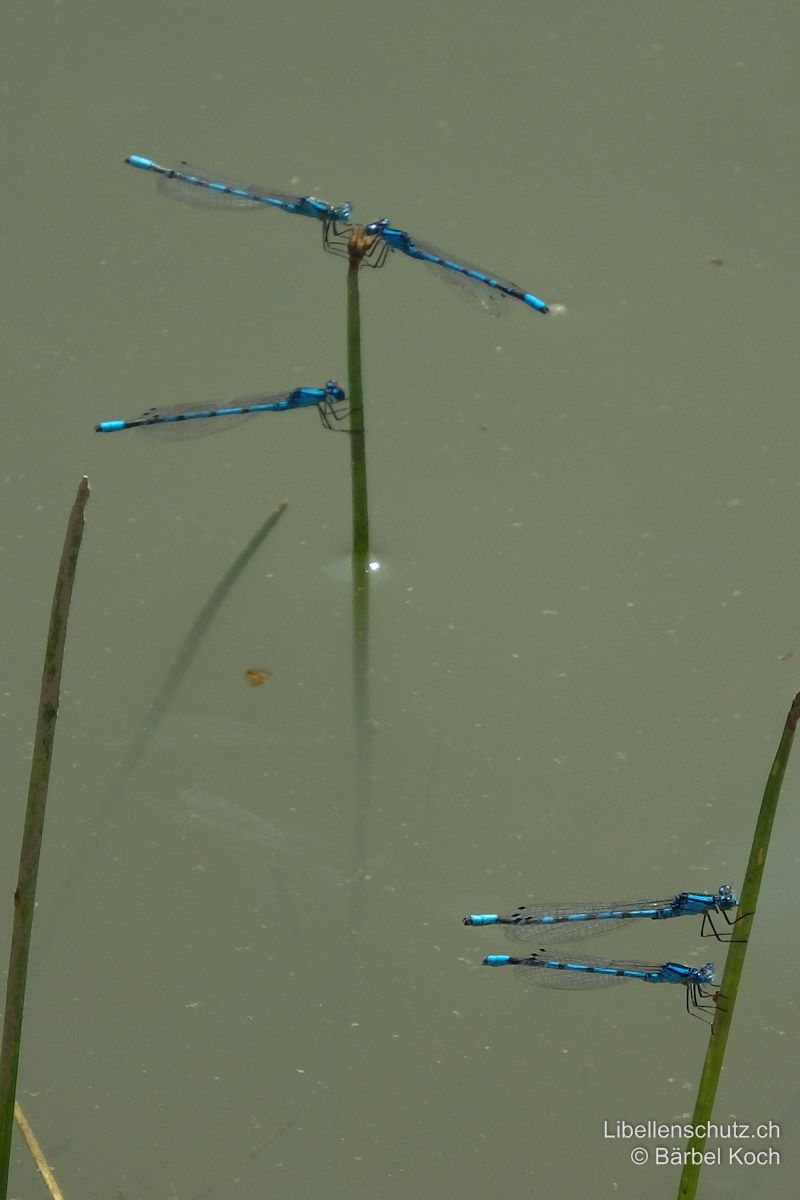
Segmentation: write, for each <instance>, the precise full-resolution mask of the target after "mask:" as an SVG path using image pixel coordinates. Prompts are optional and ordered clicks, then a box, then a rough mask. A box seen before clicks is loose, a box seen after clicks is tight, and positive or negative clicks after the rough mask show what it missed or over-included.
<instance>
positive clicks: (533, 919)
mask: <svg viewBox="0 0 800 1200" xmlns="http://www.w3.org/2000/svg"><path fill="white" fill-rule="evenodd" d="M737 904H738V899H737V897H736V895H735V894H734V892H733V889H732V888H731V886H730V885H729V884H723V885H722V886H721V887H720V888H719V890H718V891H717V892H677V893H676V894H675V895H673V896H671V897H669V898H667V899H662V900H654V899H645V900H615V901H611V902H609V903H608V904H602V905H598V904H531V905H522V906H521V907H519V908H517V909H515V910H514V911H513V912H511V913H509V914H508V915H506V916H502V915H500V914H498V913H473V914H471V915H470V916H467V917H464V924H465V925H499V926H501V927H502V928H503V929H504V930H505V932H506V936H507V937H508V938H510V939H511V940H512V941H516V942H527V943H531V942H534V943H536V942H538V941H540V940H542V939H543V937H544V936H545V934H547V936H548V937H549V939H550V941H551V942H553V943H555V944H556V945H557V944H559V943H563V942H568V941H578V940H580V939H583V938H590V937H595V936H599V935H600V934H602V933H606V932H608V931H609V930H610V929H612V928H614V927H620V926H622V925H626V924H628V922H630V921H634V920H647V919H650V920H653V921H659V920H661V921H663V920H669V919H671V918H673V917H683V916H702V918H703V921H702V925H701V927H700V936H701V937H715V938H716V939H717V940H718V941H723V940H730V936H729V935H722V934H720V933H719V931H718V930H717V928H716V926H715V924H714V920H713V915H712V914H717V915H719V916H721V917H722V918H723V919H724V921H725V922H726V924H727V925H729V926H730V925H734V924H735V923H736V922H735V920H733V921H732V920H731V918H730V917H729V915H728V914H729V912H730V910H731V909H733V908H735V907H736V906H737ZM483 962H484V965H485V966H488V967H506V966H510V967H514V968H515V969H516V972H517V974H518V975H519V976H520V977H521V978H522V979H523V980H524V981H525V982H526V983H536V984H543V985H545V986H549V987H557V988H580V987H602V986H604V985H607V984H611V983H619V982H621V981H622V980H623V979H639V980H641V981H642V982H644V983H678V984H681V985H682V986H683V987H684V988H685V994H686V1010H687V1012H690V1013H692V1009H707V1008H709V1007H712V1006H710V1005H705V1004H703V1003H702V1001H703V1000H709V999H710V1000H712V1001H713V1000H714V999H715V995H716V994H715V993H712V992H709V991H706V990H705V987H706V985H708V984H713V982H714V965H713V963H703V964H702V965H701V966H699V967H690V966H686V964H684V963H677V962H663V963H646V962H632V961H625V960H621V959H600V958H586V957H580V956H578V957H573V956H571V955H566V954H559V953H555V954H553V953H551V952H550V951H548V950H545V949H543V948H541V947H540V948H539V949H538V950H536V951H534V952H532V953H530V954H528V955H525V956H524V957H518V956H515V955H509V954H490V955H488V956H487V957H486V958H485V959H484V960H483ZM692 1015H694V1016H696V1015H698V1014H697V1013H692Z"/></svg>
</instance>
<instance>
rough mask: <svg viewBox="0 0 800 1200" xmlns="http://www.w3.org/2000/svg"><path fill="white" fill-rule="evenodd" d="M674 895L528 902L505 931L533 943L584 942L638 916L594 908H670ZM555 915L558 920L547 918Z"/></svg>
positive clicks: (517, 911) (516, 939)
mask: <svg viewBox="0 0 800 1200" xmlns="http://www.w3.org/2000/svg"><path fill="white" fill-rule="evenodd" d="M671 903H672V898H670V899H668V900H663V899H662V900H642V899H641V897H639V898H638V899H636V900H612V901H610V902H609V903H608V904H602V905H600V904H598V903H597V902H596V901H591V902H590V903H587V904H577V903H576V904H525V905H522V906H521V907H520V908H518V909H515V911H514V912H513V913H510V914H509V915H510V916H513V917H518V918H519V920H518V922H517V923H515V924H513V925H503V929H504V931H505V935H506V937H507V938H508V940H509V941H511V942H522V943H527V944H528V945H530V944H531V943H539V942H540V941H542V939H546V940H547V941H548V942H551V943H552V944H553V945H556V946H560V945H561V944H562V943H564V942H570V943H572V942H581V941H586V940H587V939H589V938H595V937H602V936H603V934H607V933H612V932H613V931H614V929H620V928H622V927H623V926H624V925H629V924H630V923H631V921H633V920H634V919H636V918H634V917H608V918H596V917H592V916H591V914H592V913H594V912H631V911H634V910H636V911H639V910H641V909H648V908H659V909H664V908H669V906H670V905H671ZM583 913H585V914H586V919H585V920H566V919H565V918H567V917H574V916H575V914H583ZM546 917H552V918H555V920H551V921H545V920H544V918H546Z"/></svg>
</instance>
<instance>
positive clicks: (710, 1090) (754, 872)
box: [678, 692, 800, 1200]
mask: <svg viewBox="0 0 800 1200" xmlns="http://www.w3.org/2000/svg"><path fill="white" fill-rule="evenodd" d="M798 720H800V692H798V694H797V695H796V696H795V698H794V700H793V701H792V706H791V708H790V709H789V713H788V715H787V717H786V724H785V725H784V729H783V734H782V736H781V740H780V745H779V746H778V750H777V753H776V755H775V759H774V761H773V763H772V767H771V769H770V773H769V776H768V778H767V783H766V786H765V788H764V796H763V798H762V801H761V809H760V811H759V814H758V820H757V821H756V828H755V832H754V834H753V843H752V846H751V847H750V858H749V860H748V863H747V871H746V872H745V877H744V884H743V886H742V891H741V894H740V896H739V912H740V913H741V914H742V916H741V919H740V920H738V921H737V923H736V924H735V925H734V926H733V930H732V935H733V938H734V939H735V941H732V942H731V943H730V945H729V949H728V957H727V959H726V962H725V971H724V974H723V976H722V983H721V984H720V987H719V997H718V1000H717V1005H716V1013H715V1015H714V1022H713V1024H712V1026H711V1036H710V1039H709V1043H708V1049H707V1050H706V1058H705V1062H704V1063H703V1074H702V1075H701V1077H700V1086H699V1088H698V1090H697V1099H696V1101H695V1106H694V1113H693V1114H692V1125H693V1126H694V1128H695V1129H697V1128H698V1127H699V1126H705V1125H707V1123H708V1121H709V1119H710V1117H711V1110H712V1108H713V1105H714V1098H715V1096H716V1094H717V1085H718V1084H719V1077H720V1072H721V1071H722V1063H723V1059H724V1057H725V1047H726V1046H727V1043H728V1034H729V1032H730V1027H731V1021H732V1020H733V1009H734V1004H735V1002H736V996H737V993H738V991H739V982H740V980H741V976H742V968H743V967H744V960H745V955H746V953H747V946H748V943H749V938H750V929H751V926H752V924H753V917H754V916H755V911H756V904H757V901H758V893H759V891H760V890H761V878H762V875H763V874H764V864H765V862H766V860H767V849H768V848H769V839H770V834H771V833H772V824H773V821H774V820H775V810H776V808H777V806H778V797H779V796H780V793H781V786H782V784H783V777H784V775H785V773H786V765H787V763H788V761H789V753H790V751H791V749H792V742H793V741H794V731H795V727H796V725H797V722H798ZM705 1144H706V1138H705V1137H698V1136H694V1137H692V1138H690V1140H689V1142H688V1144H687V1151H688V1152H689V1153H688V1154H687V1158H688V1159H689V1160H692V1159H695V1160H696V1161H687V1163H686V1165H685V1166H684V1168H683V1171H682V1173H681V1178H680V1184H679V1186H678V1200H694V1196H695V1195H696V1193H697V1184H698V1180H699V1177H700V1168H701V1167H702V1165H703V1163H702V1151H703V1148H704V1147H705ZM692 1152H694V1153H692Z"/></svg>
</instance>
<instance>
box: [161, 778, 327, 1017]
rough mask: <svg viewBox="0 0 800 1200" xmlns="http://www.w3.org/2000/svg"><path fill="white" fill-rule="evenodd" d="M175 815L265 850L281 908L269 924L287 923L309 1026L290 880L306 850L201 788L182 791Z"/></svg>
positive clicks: (304, 960) (302, 947)
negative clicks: (288, 881)
mask: <svg viewBox="0 0 800 1200" xmlns="http://www.w3.org/2000/svg"><path fill="white" fill-rule="evenodd" d="M175 815H176V817H177V819H178V820H179V821H180V822H181V824H184V825H187V824H188V825H191V826H193V827H194V828H197V829H201V830H202V831H204V832H206V833H208V834H211V835H212V836H214V837H225V838H227V839H228V840H229V841H233V842H234V843H235V844H236V845H237V846H241V847H242V848H244V847H247V848H248V849H249V850H251V851H252V852H253V853H254V854H255V853H258V852H259V851H262V850H263V852H264V855H265V857H264V858H262V859H260V861H259V868H260V869H261V870H262V871H264V872H266V873H267V874H268V875H269V877H270V879H271V880H272V887H273V892H274V894H275V897H276V901H277V908H278V910H279V911H278V913H277V916H276V917H274V916H273V914H270V917H269V927H271V928H276V927H284V926H285V929H286V932H287V935H288V937H289V939H290V940H291V942H292V947H293V950H292V960H291V961H292V963H293V964H294V965H295V968H296V971H295V974H296V980H297V991H298V992H299V993H300V995H301V996H302V1001H300V1002H298V1003H299V1006H300V1010H301V1011H302V1012H303V1023H304V1024H305V1026H306V1028H308V1026H309V1023H310V1020H311V1012H310V1003H311V991H310V982H309V978H308V955H307V952H306V950H307V948H306V939H305V935H304V933H303V923H302V921H301V919H300V914H299V913H298V911H297V906H296V904H295V901H294V897H293V895H292V892H291V889H290V887H289V885H288V883H287V882H286V871H287V870H289V869H290V868H296V870H294V871H293V874H298V873H299V871H300V870H302V869H303V868H304V867H308V865H309V864H308V863H307V859H306V856H305V855H304V854H303V852H302V849H298V848H297V846H296V845H293V842H292V838H291V837H290V836H287V835H286V834H284V833H282V832H281V830H280V829H277V828H276V827H275V826H274V825H271V824H270V823H269V821H267V820H265V818H264V817H261V816H259V815H258V813H254V812H251V811H250V810H249V809H247V808H243V807H242V806H241V805H240V804H237V803H236V802H235V801H233V800H227V799H225V797H223V796H215V795H212V794H211V793H210V792H204V791H202V790H201V789H199V788H186V789H184V791H182V792H181V794H180V807H179V808H178V809H177V810H176V814H175Z"/></svg>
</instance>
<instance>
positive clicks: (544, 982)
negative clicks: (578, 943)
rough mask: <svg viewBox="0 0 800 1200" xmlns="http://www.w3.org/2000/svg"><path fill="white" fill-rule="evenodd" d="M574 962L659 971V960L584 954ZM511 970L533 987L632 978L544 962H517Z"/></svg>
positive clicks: (574, 987)
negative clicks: (625, 958) (651, 960)
mask: <svg viewBox="0 0 800 1200" xmlns="http://www.w3.org/2000/svg"><path fill="white" fill-rule="evenodd" d="M546 953H547V952H546V951H545V954H546ZM538 957H539V958H540V959H544V955H542V954H540V955H539V956H538ZM548 957H549V959H550V961H562V962H565V963H566V962H568V961H569V960H567V959H561V960H558V956H557V955H549V956H548ZM576 962H579V963H580V964H581V965H582V966H587V967H603V968H609V967H612V968H613V969H614V970H621V971H637V972H651V971H660V970H661V964H660V963H642V962H628V961H625V960H622V959H614V960H613V962H611V961H609V959H607V958H586V957H584V956H583V955H581V957H580V959H579V960H578V959H576ZM514 973H515V974H516V975H517V977H518V978H519V979H521V980H522V981H523V983H532V984H534V985H535V986H536V987H549V988H555V989H557V990H559V991H578V990H579V989H589V988H603V987H613V986H614V985H615V984H618V983H623V982H624V981H625V980H626V979H630V978H632V977H631V976H629V975H608V974H606V973H605V972H604V971H581V970H570V969H569V967H568V966H565V967H563V968H559V967H547V966H545V965H544V962H534V963H531V964H526V963H519V964H517V965H516V966H515V967H514ZM634 978H635V977H634Z"/></svg>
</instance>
